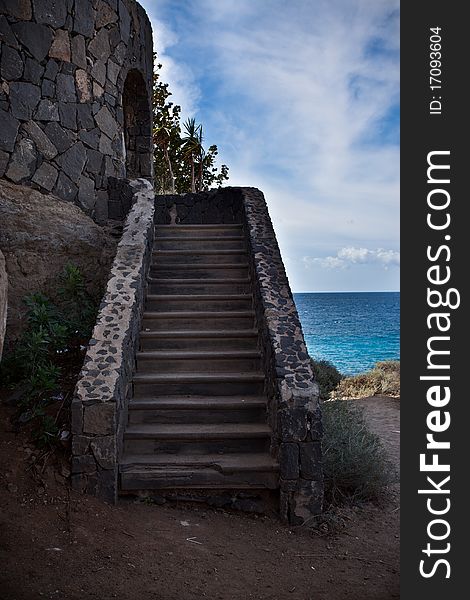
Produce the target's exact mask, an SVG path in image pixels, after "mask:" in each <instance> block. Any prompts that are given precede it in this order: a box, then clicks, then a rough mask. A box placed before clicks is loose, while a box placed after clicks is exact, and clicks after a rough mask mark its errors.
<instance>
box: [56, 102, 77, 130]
mask: <svg viewBox="0 0 470 600" xmlns="http://www.w3.org/2000/svg"><path fill="white" fill-rule="evenodd" d="M59 116H60V124H61V125H62V127H66V128H67V129H72V130H73V131H77V105H76V104H59Z"/></svg>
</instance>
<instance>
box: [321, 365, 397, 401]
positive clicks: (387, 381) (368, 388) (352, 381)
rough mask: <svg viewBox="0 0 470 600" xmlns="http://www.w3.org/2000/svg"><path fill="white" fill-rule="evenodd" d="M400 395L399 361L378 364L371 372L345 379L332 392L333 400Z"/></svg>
mask: <svg viewBox="0 0 470 600" xmlns="http://www.w3.org/2000/svg"><path fill="white" fill-rule="evenodd" d="M377 394H385V395H388V396H399V395H400V361H398V360H390V361H383V362H378V363H377V364H376V365H375V367H374V368H373V369H372V370H371V371H367V372H366V373H361V374H359V375H353V376H351V377H345V378H344V379H342V381H341V382H340V383H339V385H338V387H337V388H336V390H335V391H334V394H333V396H334V397H335V398H365V397H367V396H376V395H377Z"/></svg>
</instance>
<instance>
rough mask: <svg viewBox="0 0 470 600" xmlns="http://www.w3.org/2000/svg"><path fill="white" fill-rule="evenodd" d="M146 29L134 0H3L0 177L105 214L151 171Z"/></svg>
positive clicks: (98, 218)
mask: <svg viewBox="0 0 470 600" xmlns="http://www.w3.org/2000/svg"><path fill="white" fill-rule="evenodd" d="M152 73H153V46H152V32H151V27H150V22H149V20H148V17H147V15H146V13H145V11H144V10H143V8H142V7H141V6H140V5H139V4H137V2H134V0H0V77H1V82H0V177H5V178H7V179H8V180H10V181H12V182H13V183H16V184H22V185H30V186H32V187H35V188H36V189H38V190H40V191H41V192H44V193H53V194H55V195H56V196H58V197H60V198H62V199H63V200H66V201H69V202H74V203H76V204H78V205H79V206H80V207H81V208H82V209H83V210H84V211H85V212H86V213H87V214H89V215H90V216H92V217H93V218H94V219H95V220H96V221H97V222H100V223H103V222H105V221H106V219H107V218H108V178H109V177H116V178H126V177H127V178H130V179H134V178H138V177H143V178H147V179H151V178H152V176H153V166H152V135H151V132H152V117H151V103H150V102H151V90H152Z"/></svg>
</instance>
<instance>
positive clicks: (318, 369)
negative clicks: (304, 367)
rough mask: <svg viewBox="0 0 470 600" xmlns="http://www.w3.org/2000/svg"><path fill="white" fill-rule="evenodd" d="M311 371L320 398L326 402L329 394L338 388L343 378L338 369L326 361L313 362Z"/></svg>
mask: <svg viewBox="0 0 470 600" xmlns="http://www.w3.org/2000/svg"><path fill="white" fill-rule="evenodd" d="M311 362H312V369H313V374H314V376H315V381H316V382H317V383H318V386H319V388H320V398H321V399H322V400H327V399H328V398H329V397H330V394H331V392H332V391H333V390H334V389H335V388H336V387H337V386H338V384H339V382H340V381H341V380H342V379H343V376H342V375H341V373H340V372H339V371H338V369H337V368H336V367H335V366H334V365H333V364H332V363H330V362H328V361H327V360H313V359H311Z"/></svg>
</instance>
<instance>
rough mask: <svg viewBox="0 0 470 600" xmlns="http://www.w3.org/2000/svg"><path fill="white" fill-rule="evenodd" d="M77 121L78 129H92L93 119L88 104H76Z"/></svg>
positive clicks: (93, 125)
mask: <svg viewBox="0 0 470 600" xmlns="http://www.w3.org/2000/svg"><path fill="white" fill-rule="evenodd" d="M77 122H78V128H79V129H93V128H94V127H95V120H94V119H93V115H92V112H91V106H90V105H89V104H77Z"/></svg>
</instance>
